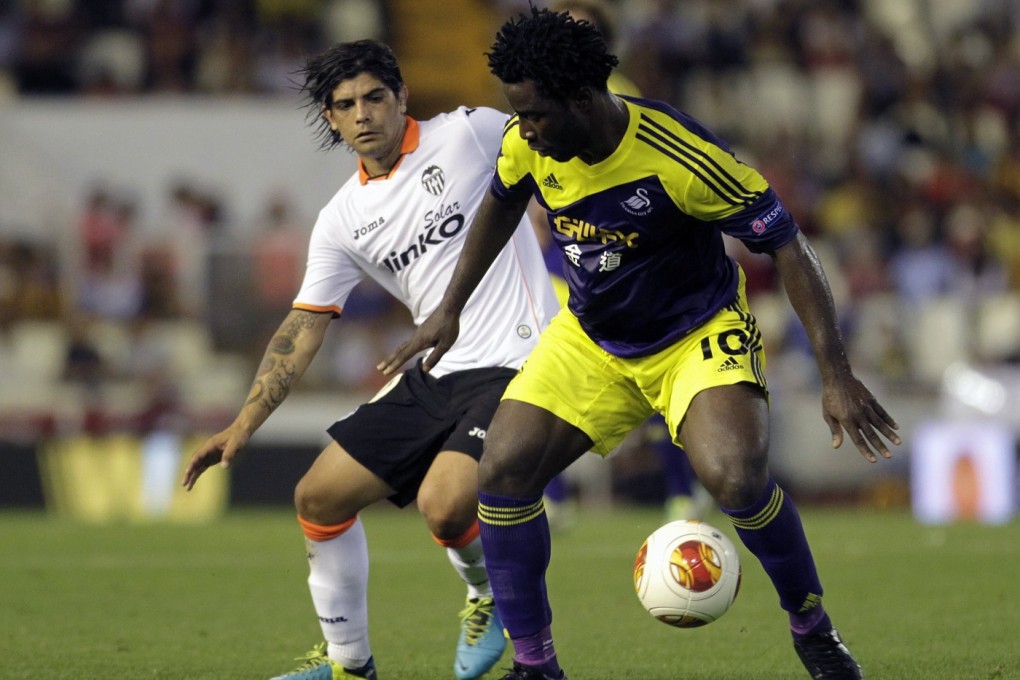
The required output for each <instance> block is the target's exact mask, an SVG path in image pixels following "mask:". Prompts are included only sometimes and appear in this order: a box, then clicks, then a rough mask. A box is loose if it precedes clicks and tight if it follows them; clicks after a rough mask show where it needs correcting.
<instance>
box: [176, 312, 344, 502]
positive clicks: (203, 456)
mask: <svg viewBox="0 0 1020 680" xmlns="http://www.w3.org/2000/svg"><path fill="white" fill-rule="evenodd" d="M331 318H332V315H331V313H329V312H309V311H304V310H300V309H295V310H292V311H291V312H290V313H289V314H288V315H287V317H286V318H285V319H284V320H283V323H281V324H280V327H279V329H277V331H276V333H275V334H274V335H273V338H272V339H271V340H270V341H269V345H268V346H267V347H266V351H265V354H264V355H263V357H262V362H261V363H260V364H259V368H258V371H257V372H256V375H255V380H254V381H253V382H252V386H251V389H250V390H249V391H248V398H247V399H246V400H245V402H244V405H243V406H242V407H241V411H240V412H239V413H238V414H237V417H236V418H235V419H234V422H232V423H231V424H230V425H229V426H228V427H227V428H226V429H224V430H223V431H221V432H218V433H216V434H214V435H213V436H212V437H210V438H209V439H207V440H206V441H205V443H204V444H202V446H200V447H199V448H198V449H197V450H196V451H195V453H194V454H193V455H192V457H191V461H190V462H189V463H188V467H187V468H186V469H185V471H184V479H183V482H182V485H183V486H184V487H185V488H186V489H188V490H189V491H190V490H191V488H192V487H194V486H195V482H196V481H197V480H198V478H199V476H201V474H202V473H203V472H205V471H206V469H208V468H210V467H212V466H213V465H215V464H216V463H219V464H220V465H221V466H223V467H230V464H231V462H233V459H234V457H235V456H236V455H237V452H238V451H239V450H240V449H241V448H243V447H244V445H245V444H247V443H248V440H249V439H250V438H251V436H252V434H254V433H255V431H256V430H258V428H259V427H260V426H261V425H262V423H264V422H265V421H266V419H267V418H269V416H270V415H271V414H272V413H273V411H275V410H276V409H277V408H278V407H279V406H280V404H282V403H283V401H284V400H285V399H286V398H287V395H288V394H290V390H291V388H292V387H293V386H294V384H295V383H296V382H297V381H298V380H299V379H300V378H301V376H302V375H304V372H305V369H307V368H308V365H309V364H310V363H311V362H312V359H314V358H315V354H316V353H317V352H318V350H319V347H320V346H321V345H322V339H323V337H324V336H325V334H326V328H327V327H328V326H329V322H330V319H331Z"/></svg>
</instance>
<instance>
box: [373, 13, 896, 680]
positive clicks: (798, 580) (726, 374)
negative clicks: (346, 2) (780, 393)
mask: <svg viewBox="0 0 1020 680" xmlns="http://www.w3.org/2000/svg"><path fill="white" fill-rule="evenodd" d="M488 60H489V67H490V69H491V70H492V72H493V73H494V74H495V75H496V76H497V77H498V78H499V79H500V81H501V82H502V86H503V92H504V95H505V96H506V98H507V101H508V102H509V104H510V106H511V107H512V108H513V110H514V111H515V112H516V114H517V115H516V116H515V117H513V118H511V120H510V122H509V124H508V125H507V128H506V132H505V134H504V136H503V145H502V152H501V154H500V157H499V159H498V162H497V165H496V170H495V173H494V176H493V180H492V184H491V185H490V188H489V194H488V195H487V196H486V197H485V199H484V200H483V202H482V205H481V207H480V208H479V211H478V215H477V216H476V218H475V221H474V224H473V226H472V228H471V231H470V234H469V236H468V238H467V242H466V243H465V245H464V249H463V251H462V252H461V256H460V261H459V262H458V263H457V267H456V269H455V270H454V274H453V278H452V279H451V281H450V284H449V286H448V287H447V289H446V293H445V295H444V297H443V300H442V301H441V302H440V304H439V306H438V308H437V309H436V311H435V312H433V314H432V315H431V316H430V317H429V318H428V319H427V320H425V321H424V322H423V323H422V324H421V325H420V326H419V327H418V329H417V330H416V332H415V334H414V335H413V336H412V337H411V338H410V339H409V340H408V341H407V343H405V344H404V345H402V346H401V347H400V348H398V349H397V351H396V352H395V353H394V354H393V355H392V356H391V357H390V358H389V359H388V360H387V361H385V362H383V363H382V364H380V368H381V369H382V370H383V371H384V372H388V371H391V370H394V369H395V368H396V367H397V366H399V365H401V364H402V363H403V361H404V360H405V359H406V358H407V357H409V356H412V355H414V354H415V353H417V352H418V351H420V350H422V349H425V348H427V347H434V349H433V350H432V352H431V353H430V354H429V355H428V356H427V357H426V358H425V360H424V368H425V369H426V370H427V369H428V368H429V367H430V366H432V365H433V364H434V363H435V362H436V361H437V360H438V359H439V358H440V357H441V356H442V355H443V354H444V352H446V350H447V349H448V348H449V347H450V346H451V345H452V343H453V342H454V340H455V339H456V338H457V335H458V332H459V321H458V319H459V317H460V315H461V309H462V307H463V306H464V304H465V302H466V301H467V300H468V298H469V296H470V294H471V292H472V290H473V289H474V287H475V285H476V284H477V283H478V281H479V280H480V279H481V277H482V276H483V274H484V273H485V272H486V270H487V268H488V267H489V264H490V262H491V261H492V260H493V258H494V257H495V255H496V254H497V253H498V252H499V251H500V249H501V248H502V247H503V244H504V243H505V242H506V239H507V237H508V236H509V234H511V233H512V232H513V229H514V227H515V225H516V224H517V222H518V220H519V219H520V216H521V214H522V213H523V212H524V211H525V208H526V206H527V204H528V201H529V199H530V197H531V196H535V197H536V198H537V199H538V201H539V202H540V203H541V204H542V206H543V207H544V208H545V209H546V211H547V213H548V216H549V228H550V230H551V231H552V234H553V238H554V239H555V240H556V242H557V244H558V246H559V248H560V250H561V251H562V253H563V257H564V258H565V262H566V266H565V267H564V270H565V274H566V279H567V284H568V285H569V287H570V299H569V304H568V307H567V309H564V310H561V312H560V313H559V314H558V315H557V316H556V317H555V318H554V319H553V321H552V323H551V324H550V326H549V327H548V328H547V329H546V330H545V332H544V333H543V334H542V336H541V338H540V339H539V342H538V346H537V347H536V348H535V350H534V351H533V352H532V354H531V356H530V357H529V358H528V361H527V362H526V363H525V365H524V368H523V369H522V371H521V372H520V373H518V375H517V377H516V378H514V380H513V381H512V382H511V383H510V385H509V387H508V388H507V391H506V392H505V393H504V395H503V399H502V401H501V403H500V406H499V408H498V409H497V411H496V415H495V416H494V418H493V421H492V424H491V425H490V427H489V430H488V433H487V435H486V439H485V445H484V453H483V456H482V459H481V462H480V464H479V469H478V475H479V489H480V491H479V519H480V531H481V537H482V544H483V549H484V552H485V558H486V564H487V565H488V570H489V575H490V578H491V580H492V585H493V594H494V597H495V600H496V608H497V610H498V611H499V614H500V616H501V618H502V620H503V623H504V626H505V627H506V629H507V632H508V634H509V636H510V638H511V640H512V642H513V645H514V667H513V669H512V670H511V671H510V673H509V674H507V675H506V676H505V678H504V680H553V679H562V678H565V677H566V675H565V674H564V673H563V671H562V669H561V668H560V666H559V663H558V661H557V657H556V651H555V647H554V645H553V639H552V633H551V631H550V624H551V621H552V612H551V608H550V605H549V601H548V598H547V595H546V583H545V570H546V568H547V566H548V562H549V557H550V540H549V528H548V523H547V521H546V516H545V513H544V512H543V507H542V489H543V488H544V487H545V485H546V483H547V482H548V481H549V479H551V478H552V477H553V476H554V475H555V474H557V473H558V472H560V471H561V470H563V469H564V468H565V467H566V466H567V465H569V464H570V463H572V462H573V461H574V460H576V459H577V458H578V457H579V456H581V455H582V454H583V453H584V452H586V451H588V450H589V449H594V450H595V451H596V452H599V453H603V454H605V453H606V452H608V451H609V450H610V449H612V448H613V446H615V445H616V444H617V443H618V442H619V441H620V439H621V438H622V437H623V436H624V435H625V434H627V433H628V432H629V431H630V430H632V429H633V428H635V427H637V426H638V425H640V424H641V423H642V422H644V420H645V419H646V418H647V417H648V416H649V415H650V414H651V413H652V412H655V411H658V412H659V413H662V414H663V415H664V416H665V419H666V422H667V423H668V424H669V428H670V432H671V434H672V436H673V438H674V440H675V441H676V442H677V443H679V444H682V445H683V447H684V448H685V449H686V451H687V453H688V455H689V456H690V459H691V462H692V464H693V465H694V469H695V470H696V472H697V474H698V477H699V479H701V481H702V483H703V484H704V485H705V487H706V488H707V489H708V490H709V491H710V492H711V493H712V495H713V496H714V497H715V499H716V501H718V503H719V504H720V506H721V507H722V509H723V512H725V513H726V514H727V515H728V516H729V517H730V519H731V520H732V522H733V526H734V528H735V530H736V533H737V534H738V536H739V537H740V539H741V540H742V541H743V542H744V545H745V546H747V548H748V549H749V550H750V551H751V552H752V553H754V555H755V556H756V557H757V558H758V559H759V560H760V561H761V564H762V566H763V567H764V569H765V571H766V573H767V574H768V575H769V577H770V578H771V580H772V583H773V585H774V587H775V589H776V591H777V593H778V595H779V602H780V605H781V607H782V608H783V609H784V610H785V611H786V612H787V613H788V615H789V621H790V628H791V632H792V634H793V643H794V648H795V649H796V651H797V654H798V656H799V657H800V659H801V661H802V662H803V664H804V666H805V667H806V668H807V669H808V671H809V672H810V674H811V676H812V677H813V678H829V679H832V678H837V679H842V678H861V677H863V676H862V673H861V669H860V666H859V665H858V664H857V662H856V661H855V660H854V658H853V656H852V655H851V654H850V651H849V650H848V649H847V647H846V645H844V643H843V641H842V640H841V638H840V636H839V634H838V633H837V632H836V629H835V628H834V627H833V625H832V622H831V621H830V619H829V616H828V614H827V613H826V610H825V608H824V607H823V605H822V585H821V582H820V579H819V577H818V574H817V571H816V569H815V563H814V559H813V557H812V554H811V550H810V548H809V546H808V542H807V539H806V537H805V534H804V530H803V528H802V526H801V521H800V516H799V514H798V512H797V510H796V508H795V507H794V505H793V503H792V501H791V499H790V498H789V497H788V496H786V495H785V494H784V493H783V490H782V489H781V488H780V487H779V486H778V485H777V484H776V482H775V480H774V479H773V478H772V476H771V474H770V472H769V467H768V449H769V415H768V408H769V403H768V391H767V387H766V382H765V356H764V352H763V350H762V340H761V335H760V333H759V330H758V328H757V326H756V324H755V320H754V317H753V316H752V315H751V312H750V311H749V310H748V307H747V301H746V297H745V294H744V287H743V274H742V272H741V270H740V268H739V267H738V265H737V264H736V263H735V262H734V261H733V260H732V259H731V258H729V257H728V256H727V255H726V253H725V251H724V249H723V239H722V234H723V233H726V234H730V235H731V236H734V237H736V238H739V239H740V240H741V241H743V242H744V243H745V244H746V245H747V246H748V247H749V248H750V249H751V250H752V251H755V252H762V253H768V254H769V255H770V256H771V257H772V259H773V261H774V262H775V266H776V268H777V271H778V273H779V275H780V277H781V278H782V281H783V284H784V286H785V288H786V291H787V295H788V296H789V298H790V302H791V303H792V305H793V308H794V310H795V311H796V313H797V315H798V316H799V317H800V320H801V322H802V323H803V324H804V327H805V328H806V330H807V334H808V336H809V337H810V339H811V343H812V346H813V349H814V353H815V357H816V361H817V364H818V368H819V370H820V373H821V379H822V392H823V393H822V415H823V418H824V419H825V421H826V423H828V425H829V428H830V430H831V432H832V444H833V446H835V447H838V446H840V445H841V444H842V442H843V438H844V433H845V434H846V435H847V436H849V437H850V439H851V440H852V441H853V443H854V444H855V445H856V447H857V449H858V450H859V451H860V453H861V455H862V456H864V458H865V459H866V460H868V461H870V462H875V461H877V460H878V458H879V457H880V456H881V457H884V458H888V457H890V456H891V455H892V454H891V453H890V450H889V447H888V444H887V441H888V442H892V443H894V444H899V443H900V437H899V436H898V435H897V433H896V429H897V428H898V425H897V424H896V421H895V420H894V419H893V418H892V417H891V416H890V415H889V414H888V413H887V412H886V411H885V409H883V408H882V406H881V405H880V404H879V403H878V402H877V401H876V399H875V397H874V396H873V395H872V394H871V392H870V391H869V390H868V389H867V388H866V387H865V386H864V385H863V384H862V383H861V382H860V381H859V380H858V379H857V378H856V377H855V376H854V373H853V371H852V370H851V367H850V363H849V361H848V359H847V356H846V351H845V348H844V345H843V340H842V338H841V335H840V332H839V329H838V327H837V324H836V314H835V310H834V307H833V301H832V295H831V293H830V290H829V286H828V283H827V282H826V279H825V275H824V273H823V271H822V268H821V266H820V265H819V262H818V258H817V257H816V255H815V253H814V251H813V250H812V248H811V246H810V245H809V244H808V242H807V240H806V239H805V238H804V236H803V235H802V234H801V233H800V231H799V230H798V228H797V224H796V222H795V221H794V219H793V217H792V216H791V215H790V213H789V212H787V210H786V209H785V207H784V206H783V203H782V202H781V201H780V199H779V197H778V196H777V195H776V194H775V192H774V191H773V190H772V189H771V188H770V187H769V185H768V182H766V180H765V179H764V178H763V177H762V176H761V175H760V174H759V173H758V172H757V171H755V170H754V169H753V168H751V167H749V166H747V165H745V164H744V163H742V162H740V161H739V160H738V159H737V158H735V157H734V155H733V154H732V153H730V151H729V150H728V147H727V145H726V143H725V142H724V141H723V140H721V139H719V138H718V137H717V136H716V135H714V134H713V133H712V132H711V131H710V130H708V129H707V128H706V127H705V126H704V125H702V124H701V123H699V122H697V121H696V120H694V119H692V118H691V117H690V116H687V115H685V114H683V113H681V112H679V111H677V110H675V109H673V108H672V107H670V106H668V105H666V104H664V103H662V102H656V101H650V100H641V99H634V98H628V97H625V96H618V95H616V94H613V93H611V92H610V91H609V90H608V89H607V87H606V81H607V79H608V77H609V74H610V73H611V72H612V69H613V67H614V66H616V63H617V59H616V57H615V56H613V55H612V54H610V53H609V51H608V49H607V48H606V45H605V42H604V41H603V39H602V37H601V35H600V34H599V33H598V31H596V30H595V29H594V28H592V27H591V26H590V25H588V24H587V23H584V22H577V21H575V20H573V19H571V18H570V17H569V15H567V14H565V13H555V12H551V11H548V10H539V9H535V8H534V7H533V8H532V9H531V13H530V16H522V17H520V18H519V19H515V20H511V21H508V22H507V23H505V24H504V25H503V26H502V28H501V29H500V32H499V33H498V35H497V38H496V42H495V43H494V44H493V46H492V48H491V51H490V52H489V53H488Z"/></svg>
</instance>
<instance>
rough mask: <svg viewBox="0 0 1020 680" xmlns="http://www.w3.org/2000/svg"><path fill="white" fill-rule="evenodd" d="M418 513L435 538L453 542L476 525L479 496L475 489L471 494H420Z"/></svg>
mask: <svg viewBox="0 0 1020 680" xmlns="http://www.w3.org/2000/svg"><path fill="white" fill-rule="evenodd" d="M418 512H420V513H421V516H422V517H423V518H424V519H425V526H427V527H428V529H429V531H430V532H432V535H433V536H435V537H436V538H438V539H440V540H444V541H452V540H453V539H455V538H458V537H460V536H462V535H463V534H464V532H465V531H467V530H468V529H469V528H470V527H471V525H472V524H474V522H475V519H476V518H477V517H478V496H477V494H476V492H475V491H474V489H472V490H471V493H469V494H461V493H457V494H450V493H447V494H434V493H426V494H419V495H418Z"/></svg>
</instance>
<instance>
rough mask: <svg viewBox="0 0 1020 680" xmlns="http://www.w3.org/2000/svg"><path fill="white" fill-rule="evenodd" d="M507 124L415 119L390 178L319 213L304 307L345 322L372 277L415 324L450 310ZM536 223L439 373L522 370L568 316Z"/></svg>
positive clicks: (463, 114) (482, 290)
mask: <svg viewBox="0 0 1020 680" xmlns="http://www.w3.org/2000/svg"><path fill="white" fill-rule="evenodd" d="M506 121H507V116H506V115H505V114H503V113H501V112H499V111H496V110H495V109H490V108H474V109H471V108H465V107H461V108H459V109H457V110H456V111H453V112H450V113H444V114H440V115H438V116H436V117H435V118H432V119H430V120H427V121H423V122H417V121H415V120H413V119H411V118H408V125H407V132H406V133H405V134H404V139H403V144H402V147H401V151H402V152H403V154H404V155H403V156H402V157H401V159H400V161H399V162H398V163H397V165H396V166H395V167H394V168H393V170H392V171H391V172H390V173H389V175H387V176H386V177H382V178H376V179H368V177H367V176H366V175H365V172H364V169H363V168H362V167H361V165H360V163H359V171H358V172H357V173H355V174H354V175H353V176H352V177H351V178H350V179H349V180H348V181H347V182H346V183H345V184H344V185H343V186H342V187H341V188H340V190H339V191H338V192H337V194H336V195H335V196H334V197H333V198H332V200H330V202H329V203H328V204H326V206H325V207H324V208H323V209H322V210H321V211H320V212H319V218H318V220H317V221H316V223H315V228H314V229H313V230H312V235H311V241H310V244H309V249H308V264H307V267H306V269H305V277H304V282H303V283H302V285H301V290H300V291H299V292H298V295H297V298H295V301H294V307H295V308H297V309H307V310H312V311H331V312H333V313H334V314H337V315H339V314H341V312H342V310H343V306H344V304H345V303H346V301H347V298H348V296H349V295H350V293H351V290H353V289H354V287H355V286H356V285H357V284H358V283H359V282H360V281H361V280H362V279H363V278H364V277H366V276H369V277H371V278H373V279H375V280H376V281H377V282H378V283H379V284H380V285H381V286H382V287H383V288H385V289H386V290H387V291H389V292H390V293H391V294H392V295H393V296H394V297H396V298H397V299H398V300H400V301H401V302H402V303H403V304H404V305H405V306H406V307H407V308H408V309H409V310H410V311H411V316H412V318H413V320H414V323H415V324H416V325H418V324H420V323H422V322H423V321H424V320H425V319H426V318H428V316H429V315H430V314H431V313H432V312H433V311H434V310H435V309H436V307H437V306H438V305H439V301H440V300H441V299H442V297H443V293H444V292H445V291H446V287H447V284H448V283H449V281H450V277H451V275H452V274H453V269H454V266H455V265H456V264H457V259H458V257H459V256H460V252H461V248H462V247H463V245H464V239H465V237H466V235H467V232H468V228H469V227H470V225H471V222H472V220H473V219H474V216H475V213H476V212H477V210H478V206H479V205H480V204H481V201H482V197H483V196H484V195H485V194H486V192H487V191H488V187H489V181H490V180H491V178H492V173H493V169H494V168H495V165H496V156H497V154H498V153H499V149H500V145H501V140H502V135H503V127H504V125H505V124H506ZM558 307H559V305H558V303H557V301H556V297H555V295H554V294H553V290H552V285H551V283H550V280H549V274H548V271H547V270H546V267H545V264H544V262H543V260H542V253H541V249H540V247H539V245H538V240H537V238H536V237H535V233H534V231H533V228H532V226H531V223H530V222H529V221H528V219H527V217H525V218H524V219H523V220H522V221H521V223H520V224H519V225H518V226H517V230H516V231H515V232H514V235H513V237H512V238H511V239H510V241H509V242H508V243H507V245H506V247H505V248H503V250H502V252H500V254H499V256H498V257H497V258H496V260H495V262H493V264H492V267H491V268H490V269H489V270H488V272H487V273H486V274H485V276H484V278H483V279H482V281H481V283H479V285H478V288H476V289H475V291H474V293H473V294H472V295H471V298H470V299H469V300H468V302H467V305H466V306H465V307H464V311H463V313H462V314H461V317H460V336H459V337H458V339H457V342H456V343H455V344H454V345H453V347H451V348H450V350H449V351H448V352H447V353H446V354H444V355H443V357H442V359H441V360H440V362H439V363H438V364H437V365H436V366H435V368H434V369H433V370H432V375H434V376H436V377H439V376H442V375H445V374H448V373H451V372H453V371H462V370H466V369H472V368H482V367H490V366H504V367H508V368H520V366H521V365H522V364H523V363H524V359H525V358H526V357H527V356H528V353H529V352H531V349H532V348H533V347H534V346H535V343H536V342H537V340H538V335H539V333H540V332H541V330H542V329H543V328H545V326H546V324H548V322H549V320H550V319H551V318H552V315H553V314H555V313H556V311H557V310H558Z"/></svg>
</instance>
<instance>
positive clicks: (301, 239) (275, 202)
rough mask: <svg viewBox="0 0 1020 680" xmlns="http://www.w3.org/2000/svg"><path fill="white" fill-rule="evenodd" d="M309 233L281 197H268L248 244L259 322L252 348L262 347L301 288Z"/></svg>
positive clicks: (287, 202)
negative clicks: (262, 213)
mask: <svg viewBox="0 0 1020 680" xmlns="http://www.w3.org/2000/svg"><path fill="white" fill-rule="evenodd" d="M309 235H310V230H309V229H306V228H302V226H301V224H300V223H299V222H298V220H297V218H296V216H295V215H294V214H293V208H292V206H291V205H290V203H289V201H288V200H287V198H286V196H284V195H283V194H277V195H275V196H273V197H271V198H270V200H269V204H268V205H267V206H266V214H265V217H264V221H263V224H262V225H261V226H260V227H259V231H258V233H257V234H256V235H255V238H254V241H253V243H252V271H253V272H256V273H257V274H256V276H255V279H254V287H255V306H256V311H255V313H256V314H257V315H258V317H259V319H260V323H259V327H260V329H261V331H260V332H259V337H258V338H253V339H252V344H253V345H258V346H260V347H264V346H265V344H266V343H267V342H268V341H269V338H270V337H272V334H273V332H274V331H275V330H276V329H277V327H278V326H279V324H280V319H282V318H283V317H285V316H287V313H288V312H289V311H290V308H291V303H292V302H293V301H294V296H295V295H296V294H297V291H298V289H299V288H300V287H301V279H302V277H303V275H304V271H305V256H306V252H307V248H308V238H309Z"/></svg>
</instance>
